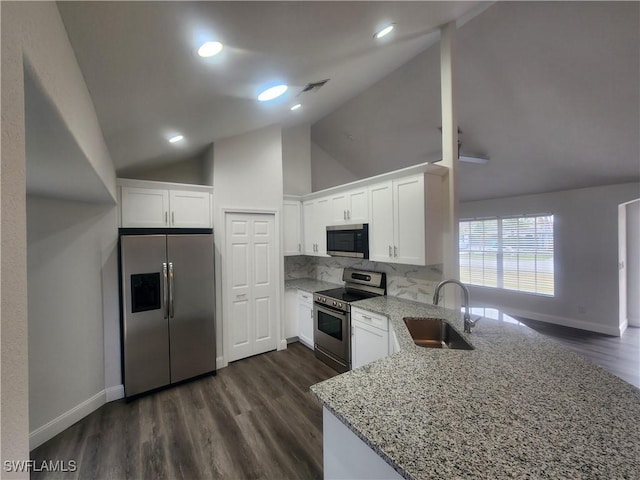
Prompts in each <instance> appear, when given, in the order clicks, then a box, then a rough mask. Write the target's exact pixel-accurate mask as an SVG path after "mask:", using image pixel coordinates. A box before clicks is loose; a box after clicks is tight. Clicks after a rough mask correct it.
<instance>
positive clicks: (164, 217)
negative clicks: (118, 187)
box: [120, 187, 169, 228]
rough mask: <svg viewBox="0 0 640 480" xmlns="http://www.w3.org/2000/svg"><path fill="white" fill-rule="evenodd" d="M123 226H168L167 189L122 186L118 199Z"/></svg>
mask: <svg viewBox="0 0 640 480" xmlns="http://www.w3.org/2000/svg"><path fill="white" fill-rule="evenodd" d="M120 207H121V209H122V210H121V218H122V226H123V227H142V228H157V227H161V228H162V227H168V226H169V191H168V190H160V189H155V188H135V187H122V194H121V200H120Z"/></svg>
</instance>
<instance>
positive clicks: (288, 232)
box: [282, 200, 303, 255]
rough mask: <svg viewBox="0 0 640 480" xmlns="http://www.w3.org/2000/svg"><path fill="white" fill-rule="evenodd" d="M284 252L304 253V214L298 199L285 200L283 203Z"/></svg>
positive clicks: (292, 253)
mask: <svg viewBox="0 0 640 480" xmlns="http://www.w3.org/2000/svg"><path fill="white" fill-rule="evenodd" d="M282 217H283V224H284V225H283V230H284V254H285V255H302V253H303V252H302V214H301V205H300V202H299V201H297V200H285V201H284V204H283V212H282Z"/></svg>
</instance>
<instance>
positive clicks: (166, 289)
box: [162, 262, 169, 318]
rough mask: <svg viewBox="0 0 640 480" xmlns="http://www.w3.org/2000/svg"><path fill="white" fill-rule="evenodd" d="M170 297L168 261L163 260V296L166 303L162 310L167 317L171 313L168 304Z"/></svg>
mask: <svg viewBox="0 0 640 480" xmlns="http://www.w3.org/2000/svg"><path fill="white" fill-rule="evenodd" d="M168 297H169V285H168V284H167V263H166V262H162V298H163V300H164V305H163V306H162V310H163V312H164V318H167V315H168V313H169V308H168V306H167V302H168Z"/></svg>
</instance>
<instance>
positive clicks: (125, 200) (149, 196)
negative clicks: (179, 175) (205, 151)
mask: <svg viewBox="0 0 640 480" xmlns="http://www.w3.org/2000/svg"><path fill="white" fill-rule="evenodd" d="M118 185H119V188H120V224H121V226H122V227H124V228H211V225H212V222H211V220H212V219H211V199H212V194H211V187H203V186H199V185H194V186H193V187H191V186H189V185H181V184H180V185H178V184H164V183H162V182H146V181H142V180H140V181H139V180H127V179H119V180H118ZM177 187H179V188H177Z"/></svg>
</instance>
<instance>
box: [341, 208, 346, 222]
mask: <svg viewBox="0 0 640 480" xmlns="http://www.w3.org/2000/svg"><path fill="white" fill-rule="evenodd" d="M342 219H343V220H346V219H347V211H346V210H343V211H342Z"/></svg>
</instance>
